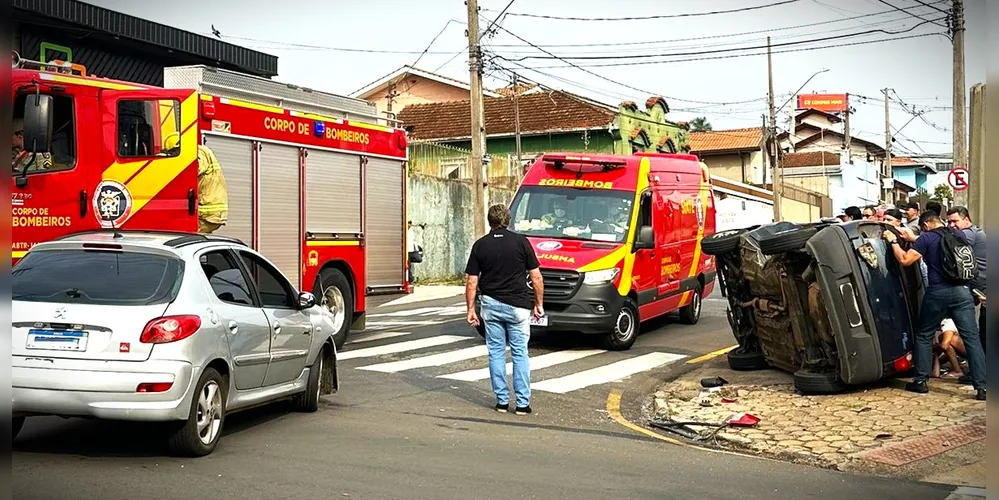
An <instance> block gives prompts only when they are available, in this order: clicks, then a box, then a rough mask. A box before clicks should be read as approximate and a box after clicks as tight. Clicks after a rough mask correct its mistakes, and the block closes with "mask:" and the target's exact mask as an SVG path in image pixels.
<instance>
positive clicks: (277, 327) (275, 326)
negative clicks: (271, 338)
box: [271, 321, 281, 335]
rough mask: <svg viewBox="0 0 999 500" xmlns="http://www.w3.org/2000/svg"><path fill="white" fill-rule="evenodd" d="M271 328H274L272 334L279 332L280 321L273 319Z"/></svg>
mask: <svg viewBox="0 0 999 500" xmlns="http://www.w3.org/2000/svg"><path fill="white" fill-rule="evenodd" d="M271 328H273V329H274V335H277V334H279V333H281V323H278V322H277V321H275V322H274V324H273V325H271Z"/></svg>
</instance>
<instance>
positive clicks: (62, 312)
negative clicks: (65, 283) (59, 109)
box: [55, 307, 66, 319]
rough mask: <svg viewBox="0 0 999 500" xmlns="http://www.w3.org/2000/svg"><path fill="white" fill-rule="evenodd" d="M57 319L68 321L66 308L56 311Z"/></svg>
mask: <svg viewBox="0 0 999 500" xmlns="http://www.w3.org/2000/svg"><path fill="white" fill-rule="evenodd" d="M55 319H66V308H65V307H59V308H56V310H55Z"/></svg>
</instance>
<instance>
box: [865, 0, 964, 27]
mask: <svg viewBox="0 0 999 500" xmlns="http://www.w3.org/2000/svg"><path fill="white" fill-rule="evenodd" d="M878 1H879V2H881V3H883V4H885V5H887V6H889V7H891V8H893V9H895V10H897V11H899V12H905V13H906V14H909V15H910V16H912V17H915V18H916V19H920V20H923V21H926V22H931V23H933V24H936V25H937V26H940V27H941V28H947V26H946V25H943V24H940V23H939V22H937V21H939V19H938V20H937V21H930V20H928V19H926V18H925V17H922V16H920V15H917V14H913V13H912V12H909V11H907V10H905V9H903V8H901V7H897V6H895V5H894V4H891V3H889V2H888V0H878ZM944 19H946V18H944Z"/></svg>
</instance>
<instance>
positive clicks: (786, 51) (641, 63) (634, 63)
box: [532, 33, 940, 69]
mask: <svg viewBox="0 0 999 500" xmlns="http://www.w3.org/2000/svg"><path fill="white" fill-rule="evenodd" d="M937 35H940V33H920V34H918V35H906V36H897V37H893V38H881V39H878V40H865V41H860V42H848V43H838V44H833V45H825V46H820V47H803V48H798V49H784V50H775V51H773V53H774V54H789V53H792V52H808V51H812V50H824V49H834V48H840V47H851V46H856V45H867V44H872V43H883V42H893V41H898V40H908V39H912V38H923V37H928V36H937ZM765 55H767V53H766V52H756V53H753V54H729V55H722V56H707V57H693V58H687V59H663V60H656V61H629V62H620V63H603V64H587V65H585V66H579V65H576V64H571V63H570V64H568V65H554V66H532V68H534V69H555V68H579V69H584V68H611V67H620V66H645V65H650V64H673V63H685V62H695V61H711V60H717V59H735V58H740V57H754V56H765Z"/></svg>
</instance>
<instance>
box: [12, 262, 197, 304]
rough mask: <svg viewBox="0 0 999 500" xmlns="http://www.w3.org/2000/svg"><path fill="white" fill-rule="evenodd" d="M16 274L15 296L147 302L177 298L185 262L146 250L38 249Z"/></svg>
mask: <svg viewBox="0 0 999 500" xmlns="http://www.w3.org/2000/svg"><path fill="white" fill-rule="evenodd" d="M11 274H12V280H11V292H13V298H14V300H24V301H31V302H59V303H73V304H94V305H123V306H129V305H131V306H144V305H153V304H165V303H167V302H170V301H172V300H173V299H175V298H176V296H177V293H178V291H179V289H180V283H181V277H182V276H183V274H184V262H183V261H181V260H180V259H177V258H173V257H167V256H163V255H155V254H150V253H143V252H121V251H105V250H90V249H87V250H83V249H80V250H35V251H31V252H28V254H27V255H25V256H24V258H23V259H21V260H20V261H18V263H17V265H16V266H14V269H13V270H12V272H11Z"/></svg>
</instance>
